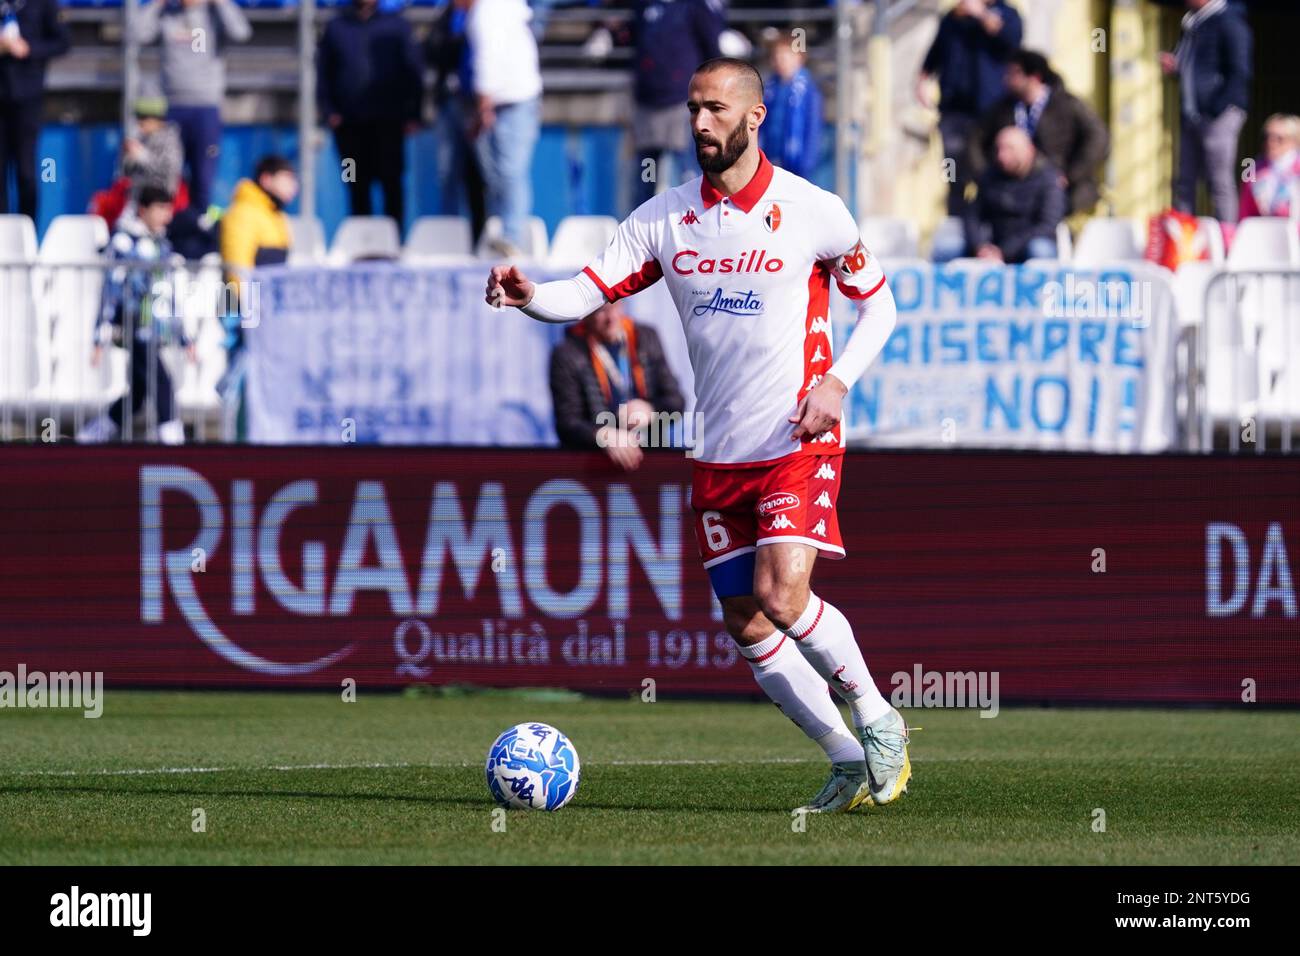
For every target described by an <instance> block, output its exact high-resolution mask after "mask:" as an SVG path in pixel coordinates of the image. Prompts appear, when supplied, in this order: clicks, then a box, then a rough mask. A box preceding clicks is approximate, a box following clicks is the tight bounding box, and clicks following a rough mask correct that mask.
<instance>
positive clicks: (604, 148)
mask: <svg viewBox="0 0 1300 956" xmlns="http://www.w3.org/2000/svg"><path fill="white" fill-rule="evenodd" d="M623 135H624V130H623V128H622V127H618V126H587V127H570V126H545V127H543V128H542V134H541V139H540V140H539V141H538V144H537V152H536V155H535V158H534V162H533V205H534V212H535V214H536V215H538V216H541V217H542V219H544V220H545V221H546V226H547V229H548V231H549V232H551V233H552V234H554V232H555V227H556V225H557V224H558V223H559V221H560V220H561V219H563V218H564V217H565V216H568V215H610V216H620V215H621V214H622V213H623V212H624V210H621V209H620V208H619V192H620V189H619V177H620V176H631V170H630V169H628V167H627V165H626V163H625V162H624V161H623V155H622V146H623ZM435 136H436V134H435V131H434V130H433V129H423V130H421V131H420V132H419V133H417V134H416V135H414V136H411V137H408V138H407V141H406V221H407V223H408V224H409V223H411V222H412V221H414V219H415V218H416V217H417V216H424V215H436V214H440V213H454V212H461V211H463V208H462V207H463V201H462V200H461V199H460V197H455V198H454V199H453V200H452V202H453V204H452V205H451V206H450V207H448V206H447V205H445V204H444V202H443V197H442V196H440V195H439V189H438V176H437V170H436V168H435V163H436V160H435V158H434V157H435V155H436V152H437V151H436V148H435V145H436V143H435ZM121 142H122V134H121V130H120V129H119V128H118V127H117V126H116V125H114V124H110V123H101V124H93V125H84V126H83V125H64V124H51V125H48V126H46V127H45V129H44V130H43V131H42V132H41V138H40V142H39V144H38V147H37V150H38V151H37V155H38V156H39V157H41V159H42V160H44V159H47V158H48V159H53V160H54V167H53V170H54V174H55V175H54V181H53V182H52V183H45V184H43V185H42V188H41V192H40V208H39V216H38V222H37V229H38V231H39V232H40V233H41V234H42V235H43V234H44V232H45V227H46V225H47V224H48V223H49V221H50V220H51V219H52V218H53V217H54V216H56V215H59V214H61V213H83V212H85V211H86V204H87V203H88V202H89V201H90V197H91V194H92V193H93V192H95V191H96V190H98V189H103V188H105V187H107V186H108V185H109V182H110V173H109V171H110V170H112V169H114V168H115V166H116V158H117V156H118V153H119V151H120V149H121ZM832 142H833V129H832V128H828V129H827V131H826V134H825V135H824V136H823V137H822V143H823V155H822V161H821V163H820V164H819V167H818V173H817V175H816V176H814V179H815V180H816V181H817V182H818V183H819V184H820V185H822V186H829V185H830V184H831V181H832V179H833V166H832V157H831V151H830V144H831V143H832ZM267 153H283V154H285V155H287V156H289V157H291V158H294V159H296V158H297V156H298V136H297V129H296V128H295V127H291V126H269V125H266V126H229V127H227V128H226V130H225V134H224V135H223V137H222V140H221V160H220V163H219V166H218V170H217V182H216V189H215V193H214V195H215V199H216V201H217V202H218V203H219V204H222V205H224V204H225V202H226V201H227V200H228V199H229V197H230V192H231V190H232V189H233V188H234V185H235V183H236V181H238V180H239V179H240V178H241V177H243V176H246V175H247V174H248V171H249V168H250V167H251V166H252V164H253V163H254V162H256V160H257V157H259V156H262V155H265V154H267ZM338 170H339V161H338V153H337V152H336V151H335V148H334V142H333V139H332V138H331V137H326V138H325V146H324V148H323V149H322V150H321V152H320V154H319V156H318V157H317V161H316V183H317V186H316V210H317V215H318V216H320V218H321V220H322V222H323V223H324V225H325V232H326V235H327V236H331V237H332V236H333V234H334V230H335V228H336V227H337V226H338V223H339V221H340V220H341V219H342V218H343V217H344V216H345V215H346V214H347V199H346V194H345V186H344V184H343V182H342V181H341V180H340V178H339V174H338ZM377 188H378V187H376V189H377ZM456 204H460V205H456ZM290 211H291V212H296V211H297V208H296V204H295V206H294V207H291V208H290Z"/></svg>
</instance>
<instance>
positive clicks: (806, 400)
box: [788, 375, 848, 441]
mask: <svg viewBox="0 0 1300 956" xmlns="http://www.w3.org/2000/svg"><path fill="white" fill-rule="evenodd" d="M847 391H848V389H847V388H846V387H845V385H844V383H843V382H841V381H840V380H839V379H838V378H836V377H835V376H834V375H827V376H826V377H825V378H823V379H822V380H821V381H820V382H818V383H817V385H816V386H815V387H814V388H813V390H812V391H811V392H809V393H808V394H807V395H805V396H804V397H803V398H802V399H800V400H799V407H798V408H796V409H795V412H794V415H792V416H791V417H790V418H789V419H788V421H789V422H790V424H792V425H794V433H793V434H792V435H791V436H790V440H791V441H812V440H813V439H814V438H816V437H817V436H818V435H820V434H822V433H823V432H826V431H828V430H829V429H831V428H833V427H834V426H835V423H836V422H838V421H839V420H840V417H841V415H842V414H843V411H842V405H843V401H844V393H845V392H847Z"/></svg>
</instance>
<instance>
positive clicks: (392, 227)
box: [329, 216, 402, 266]
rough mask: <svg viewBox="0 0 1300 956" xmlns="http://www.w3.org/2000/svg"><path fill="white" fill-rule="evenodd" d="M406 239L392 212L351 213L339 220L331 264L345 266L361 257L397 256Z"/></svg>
mask: <svg viewBox="0 0 1300 956" xmlns="http://www.w3.org/2000/svg"><path fill="white" fill-rule="evenodd" d="M401 254H402V239H401V236H399V235H398V232H397V221H396V220H395V219H392V218H390V217H388V216H348V217H347V218H346V219H344V220H343V221H342V222H341V223H339V229H338V232H336V233H334V242H333V244H332V245H331V246H330V253H329V261H330V265H335V266H345V265H348V264H349V263H352V262H356V261H357V260H358V259H397V258H398V257H400V256H401Z"/></svg>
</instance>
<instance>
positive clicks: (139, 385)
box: [108, 339, 176, 440]
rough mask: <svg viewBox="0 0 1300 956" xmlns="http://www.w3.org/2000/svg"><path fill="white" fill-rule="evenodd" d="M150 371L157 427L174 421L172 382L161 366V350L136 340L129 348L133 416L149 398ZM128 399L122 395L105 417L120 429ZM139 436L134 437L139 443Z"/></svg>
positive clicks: (165, 368)
mask: <svg viewBox="0 0 1300 956" xmlns="http://www.w3.org/2000/svg"><path fill="white" fill-rule="evenodd" d="M151 365H152V368H153V400H154V408H155V409H157V412H158V424H159V425H161V424H162V423H163V422H169V421H171V420H172V419H173V418H175V417H176V411H175V406H176V396H175V394H174V393H173V392H172V378H171V376H170V375H168V374H167V366H165V365H164V364H163V360H162V347H161V346H158V345H150V344H149V343H148V342H141V341H140V340H139V339H136V340H135V342H133V343H132V345H131V396H130V397H131V414H132V415H133V416H134V415H135V414H136V413H138V412H139V411H140V409H141V407H142V406H143V405H144V403H145V400H146V399H148V398H149V374H150V366H151ZM126 401H127V396H125V395H123V396H122V397H121V398H119V399H118V400H117V401H116V402H114V403H113V407H112V408H110V409H109V410H108V417H109V418H111V419H112V420H113V424H114V425H116V426H117V427H118V428H119V429H121V427H122V417H123V415H124V414H125V413H126ZM139 437H140V436H138V435H137V436H136V439H137V440H139Z"/></svg>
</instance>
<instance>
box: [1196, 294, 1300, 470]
mask: <svg viewBox="0 0 1300 956" xmlns="http://www.w3.org/2000/svg"><path fill="white" fill-rule="evenodd" d="M1195 355H1196V362H1195V366H1194V368H1193V369H1192V370H1191V373H1192V375H1193V378H1192V380H1191V381H1190V382H1189V390H1188V391H1189V395H1190V396H1191V399H1192V402H1193V408H1194V415H1195V420H1196V422H1197V425H1198V427H1197V428H1196V430H1195V433H1194V438H1195V442H1196V449H1197V450H1199V451H1205V452H1208V451H1215V450H1227V451H1229V452H1233V453H1239V452H1241V451H1243V450H1251V449H1253V450H1254V451H1255V452H1256V453H1258V454H1263V453H1264V452H1266V451H1269V450H1275V451H1281V452H1283V453H1291V452H1292V450H1293V444H1294V443H1295V442H1296V441H1297V440H1300V434H1298V433H1297V428H1296V420H1297V419H1300V269H1257V270H1240V269H1233V270H1231V271H1229V270H1223V271H1219V272H1215V273H1214V274H1213V275H1211V276H1210V277H1209V279H1208V281H1207V283H1206V286H1205V294H1204V297H1203V306H1202V311H1201V324H1200V327H1199V329H1198V334H1197V335H1196V342H1195ZM1270 446H1271V448H1270Z"/></svg>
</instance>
